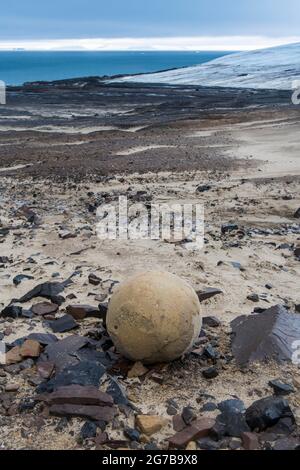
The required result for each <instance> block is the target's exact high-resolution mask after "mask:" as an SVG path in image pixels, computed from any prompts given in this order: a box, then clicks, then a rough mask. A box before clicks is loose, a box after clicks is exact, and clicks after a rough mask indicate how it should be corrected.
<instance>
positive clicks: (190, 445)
mask: <svg viewBox="0 0 300 470" xmlns="http://www.w3.org/2000/svg"><path fill="white" fill-rule="evenodd" d="M185 450H189V451H195V450H197V444H196V442H194V441H191V442H189V443H188V445H187V446H186V449H185Z"/></svg>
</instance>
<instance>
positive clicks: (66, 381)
mask: <svg viewBox="0 0 300 470" xmlns="http://www.w3.org/2000/svg"><path fill="white" fill-rule="evenodd" d="M105 372H106V369H105V367H103V366H102V365H101V364H98V363H95V362H92V361H82V362H79V363H78V364H75V365H72V366H70V367H66V368H65V369H63V370H62V371H61V372H59V373H58V374H56V375H55V376H54V377H53V378H52V379H50V380H49V382H46V383H43V384H41V385H40V386H39V387H38V389H37V392H38V393H44V392H52V391H53V390H57V389H58V388H59V387H64V386H67V385H73V384H77V385H84V386H86V385H94V386H95V387H98V386H99V383H100V379H101V378H102V377H103V375H104V374H105Z"/></svg>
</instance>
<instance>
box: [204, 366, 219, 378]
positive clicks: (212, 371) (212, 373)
mask: <svg viewBox="0 0 300 470" xmlns="http://www.w3.org/2000/svg"><path fill="white" fill-rule="evenodd" d="M202 375H203V377H204V378H205V379H207V380H211V379H215V378H216V377H218V375H219V372H218V369H217V368H216V367H209V368H208V369H205V370H203V371H202Z"/></svg>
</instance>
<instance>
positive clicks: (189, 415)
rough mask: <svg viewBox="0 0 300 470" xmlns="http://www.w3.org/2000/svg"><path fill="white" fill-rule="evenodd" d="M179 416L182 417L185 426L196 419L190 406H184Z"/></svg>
mask: <svg viewBox="0 0 300 470" xmlns="http://www.w3.org/2000/svg"><path fill="white" fill-rule="evenodd" d="M181 416H182V419H183V421H184V422H185V424H186V425H189V424H191V423H192V421H194V420H195V419H197V415H196V413H195V411H194V410H193V408H192V407H190V406H185V407H184V408H183V410H182V413H181Z"/></svg>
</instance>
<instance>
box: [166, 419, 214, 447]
mask: <svg viewBox="0 0 300 470" xmlns="http://www.w3.org/2000/svg"><path fill="white" fill-rule="evenodd" d="M214 424H215V420H214V419H210V418H200V419H197V420H196V421H194V422H193V424H191V425H189V426H187V427H186V428H185V429H183V430H182V431H179V432H178V433H177V434H175V435H174V436H173V437H171V438H170V439H169V447H170V448H175V449H184V448H185V447H186V446H187V445H188V443H189V442H191V441H194V440H197V439H200V438H201V437H206V436H208V435H209V432H210V431H211V429H212V428H213V426H214Z"/></svg>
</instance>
